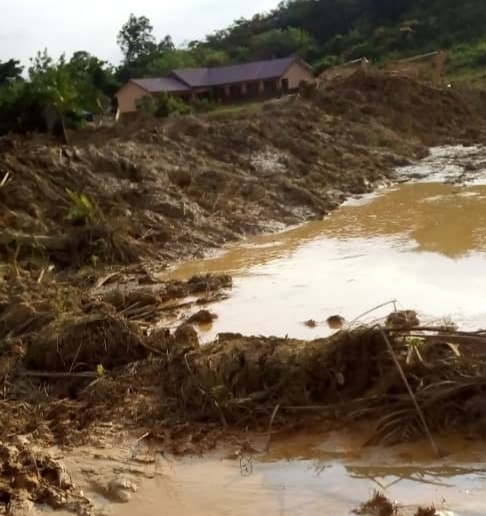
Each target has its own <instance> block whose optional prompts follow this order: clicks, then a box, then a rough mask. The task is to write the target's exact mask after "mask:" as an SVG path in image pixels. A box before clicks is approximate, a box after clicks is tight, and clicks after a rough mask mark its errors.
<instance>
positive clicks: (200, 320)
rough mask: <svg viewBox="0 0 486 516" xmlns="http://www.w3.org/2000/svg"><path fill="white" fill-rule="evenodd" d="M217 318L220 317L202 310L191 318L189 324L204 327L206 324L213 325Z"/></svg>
mask: <svg viewBox="0 0 486 516" xmlns="http://www.w3.org/2000/svg"><path fill="white" fill-rule="evenodd" d="M217 318H218V316H217V315H216V314H212V313H211V312H209V311H208V310H200V311H199V312H197V313H196V314H194V315H192V316H191V317H189V319H188V320H187V322H188V324H197V325H201V326H202V325H204V324H211V323H212V322H213V321H214V320H215V319H217Z"/></svg>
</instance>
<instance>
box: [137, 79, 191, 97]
mask: <svg viewBox="0 0 486 516" xmlns="http://www.w3.org/2000/svg"><path fill="white" fill-rule="evenodd" d="M131 82H133V83H134V84H136V85H137V86H140V87H141V88H143V89H144V90H145V91H148V92H149V93H162V92H164V91H166V92H167V93H172V92H183V91H189V90H190V88H189V87H188V86H187V84H184V83H183V82H181V81H179V80H177V79H175V78H173V77H159V78H155V79H132V80H131Z"/></svg>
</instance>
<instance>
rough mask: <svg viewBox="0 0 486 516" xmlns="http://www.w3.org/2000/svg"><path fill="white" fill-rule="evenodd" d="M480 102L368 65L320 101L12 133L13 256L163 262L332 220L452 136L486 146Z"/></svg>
mask: <svg viewBox="0 0 486 516" xmlns="http://www.w3.org/2000/svg"><path fill="white" fill-rule="evenodd" d="M480 112H481V106H480V104H479V100H478V101H476V100H471V99H469V98H466V97H463V96H461V95H460V94H459V93H457V92H453V91H449V90H447V91H446V90H440V89H436V88H433V87H430V86H428V85H425V84H420V83H415V82H413V81H411V80H408V79H404V78H400V77H387V76H382V75H376V74H372V75H369V74H367V75H361V74H358V75H357V76H354V77H353V78H351V79H347V80H344V81H341V82H339V83H336V84H334V85H332V86H331V87H329V88H328V89H326V90H325V91H318V92H315V94H314V95H313V96H312V98H310V99H307V100H302V99H295V98H294V99H292V98H290V99H283V100H281V101H279V102H270V103H267V104H264V105H263V106H262V109H261V110H260V111H259V112H254V111H252V112H245V111H244V110H242V111H241V112H240V113H237V114H233V115H217V114H211V115H207V116H204V117H199V118H195V117H184V118H181V119H179V120H172V121H168V122H165V123H164V122H155V121H145V122H143V121H142V122H140V121H139V122H138V123H136V124H134V125H132V126H128V127H119V128H115V129H110V130H108V129H100V130H99V131H98V132H94V133H93V132H89V133H88V132H86V133H79V134H75V135H73V137H72V140H73V142H74V145H73V146H72V147H59V146H55V145H52V144H49V145H46V144H42V143H36V142H35V141H29V140H25V139H18V138H14V137H12V138H4V139H3V140H1V142H0V148H1V155H0V178H1V181H2V182H1V186H0V252H1V254H2V256H3V258H4V259H6V260H9V261H10V262H12V261H19V260H20V261H22V260H23V261H24V262H25V261H26V262H28V264H30V266H31V267H36V265H35V263H36V262H35V260H34V259H35V258H37V259H39V258H45V259H46V260H47V261H49V262H50V263H52V264H54V265H55V266H56V267H57V269H65V268H73V267H75V268H79V267H81V266H83V265H89V266H100V265H102V264H110V263H122V264H130V263H133V262H136V261H140V260H143V259H153V260H156V261H157V263H158V264H159V266H160V265H161V264H163V263H164V262H165V263H168V262H171V261H173V260H175V259H180V258H186V259H187V258H190V257H191V256H200V255H201V254H202V253H204V252H206V251H207V250H208V249H211V248H215V247H220V246H221V245H223V244H224V243H226V242H228V241H232V240H235V239H238V238H241V237H243V236H245V235H249V234H254V233H258V232H262V231H269V230H273V229H276V228H282V227H284V226H285V225H288V224H294V223H298V222H302V221H304V220H310V219H319V218H322V216H323V215H325V214H327V213H328V212H329V211H330V210H332V209H334V208H335V207H337V206H338V205H339V204H340V203H341V202H342V201H343V200H344V199H346V197H347V196H349V195H353V194H360V193H364V192H368V191H371V190H373V189H374V188H375V187H376V186H377V185H378V184H382V183H383V182H387V181H390V180H392V179H393V169H394V168H395V167H396V166H397V165H403V164H406V163H409V162H410V161H411V160H414V159H415V158H417V157H418V156H423V155H425V154H426V147H427V146H429V145H431V144H438V143H450V142H456V143H466V142H468V143H469V142H472V141H482V140H483V139H484V138H483V136H484V129H483V119H482V118H481V116H480V115H479V114H478V113H480Z"/></svg>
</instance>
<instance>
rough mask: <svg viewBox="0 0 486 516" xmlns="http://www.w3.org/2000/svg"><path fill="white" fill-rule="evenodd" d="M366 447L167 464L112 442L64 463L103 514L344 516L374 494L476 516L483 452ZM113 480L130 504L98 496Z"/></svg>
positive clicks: (409, 509) (445, 444)
mask: <svg viewBox="0 0 486 516" xmlns="http://www.w3.org/2000/svg"><path fill="white" fill-rule="evenodd" d="M365 438H366V432H363V433H357V432H356V429H353V431H350V430H348V429H343V430H342V431H339V432H334V433H332V434H329V435H327V436H326V437H323V436H322V435H318V434H312V433H309V434H301V435H297V436H295V435H294V436H293V437H292V438H291V439H290V440H289V438H288V436H280V437H279V436H275V438H274V441H273V445H272V449H271V451H270V453H268V454H264V453H256V454H255V455H253V456H250V455H245V454H243V455H241V456H240V457H237V456H235V455H234V454H233V451H232V450H225V451H220V452H218V453H214V454H212V455H210V456H207V457H205V458H185V459H174V458H171V457H162V456H161V455H160V453H157V450H156V449H155V448H153V449H151V450H144V449H143V448H141V449H138V450H137V453H136V454H134V448H133V445H134V441H133V439H132V440H130V439H127V440H126V441H124V440H123V439H122V438H121V436H120V439H119V440H118V441H117V443H116V445H115V446H108V447H106V448H105V449H102V450H99V449H96V450H95V449H90V448H84V449H81V450H76V453H75V454H73V455H70V454H69V452H68V453H67V454H66V455H65V457H64V463H65V465H66V466H67V468H68V470H69V471H70V472H71V474H72V476H73V480H74V481H75V483H76V485H77V487H78V488H80V489H82V490H83V493H84V494H85V495H87V496H89V497H90V499H91V500H93V502H94V505H95V509H96V513H97V514H104V515H117V516H158V515H160V514H164V515H167V516H183V515H188V514H190V515H193V516H208V515H212V516H229V515H231V516H253V515H255V514H266V515H268V516H274V515H289V516H290V515H292V516H295V515H306V516H314V515H315V516H323V515H325V516H345V515H349V514H351V511H352V510H353V509H354V508H356V507H358V506H359V505H360V504H361V503H362V502H363V501H365V500H367V499H368V498H369V497H370V495H371V494H372V493H373V491H374V490H376V489H378V490H380V491H382V492H384V493H386V495H387V496H388V497H389V498H390V499H391V500H399V501H400V506H401V508H402V509H401V510H402V512H401V514H403V515H404V516H408V515H409V514H410V515H412V514H413V513H414V512H415V509H416V507H417V504H426V505H430V504H431V503H434V504H435V506H436V508H437V509H438V510H440V512H439V513H438V514H441V515H442V516H480V515H484V514H485V512H486V503H485V502H486V500H485V496H484V492H485V489H486V465H485V464H484V462H483V461H484V457H485V454H486V445H485V444H484V443H473V442H469V441H467V440H465V439H460V438H453V437H448V438H444V439H439V440H438V442H439V445H440V446H441V448H442V449H444V450H447V451H448V452H449V455H448V456H447V457H446V458H444V459H441V460H437V459H434V458H433V457H432V455H431V452H430V447H429V444H428V443H427V442H425V441H424V442H418V443H415V444H414V445H401V446H397V447H394V448H390V449H387V450H383V449H381V448H369V447H364V446H363V443H364V440H365ZM257 447H258V446H257ZM459 463H460V465H458V464H459ZM114 480H116V481H122V482H126V481H128V482H129V483H130V484H131V485H132V486H135V488H136V492H131V494H130V500H129V501H125V502H124V503H120V502H116V501H115V500H113V499H110V497H107V496H106V495H103V488H102V486H105V485H108V484H110V483H111V482H112V481H114Z"/></svg>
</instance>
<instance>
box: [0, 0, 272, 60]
mask: <svg viewBox="0 0 486 516" xmlns="http://www.w3.org/2000/svg"><path fill="white" fill-rule="evenodd" d="M278 3H279V1H278V0H239V1H235V0H0V13H1V15H0V61H3V60H6V59H10V58H11V57H14V58H16V59H20V60H21V61H22V62H23V63H24V64H27V63H28V59H29V57H32V56H33V55H34V54H35V53H36V52H37V51H38V50H42V49H44V48H47V49H48V51H49V53H50V54H51V55H53V56H55V57H57V56H59V55H60V54H61V53H62V52H66V54H68V55H70V54H72V53H73V52H74V51H76V50H86V51H88V52H90V53H92V54H95V55H96V56H98V57H100V58H103V59H107V60H109V61H112V62H117V61H118V60H119V59H120V53H119V50H118V47H117V45H116V35H117V33H118V31H119V30H120V28H121V26H122V25H123V24H124V23H125V21H126V20H127V19H128V16H129V15H130V13H131V12H133V13H134V14H136V15H137V16H142V15H144V16H147V17H148V18H150V20H151V21H152V24H153V25H154V28H155V35H156V37H157V38H158V39H162V37H163V36H165V35H166V34H171V35H172V37H173V38H174V41H175V42H176V44H178V45H180V44H182V43H184V42H185V41H190V40H192V39H197V38H201V37H203V36H204V35H206V34H208V33H210V32H213V31H214V30H217V29H222V28H224V27H226V26H227V25H229V24H230V23H231V22H232V21H233V20H235V19H237V18H240V17H242V16H244V17H249V16H252V15H253V14H256V13H258V12H262V11H267V10H270V9H272V8H274V7H276V6H277V4H278Z"/></svg>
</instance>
